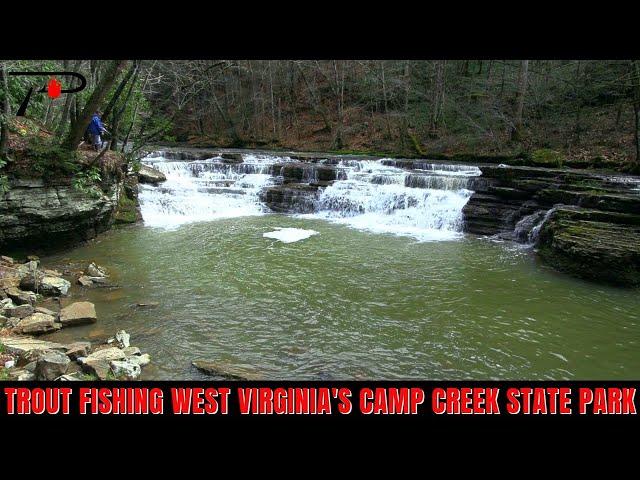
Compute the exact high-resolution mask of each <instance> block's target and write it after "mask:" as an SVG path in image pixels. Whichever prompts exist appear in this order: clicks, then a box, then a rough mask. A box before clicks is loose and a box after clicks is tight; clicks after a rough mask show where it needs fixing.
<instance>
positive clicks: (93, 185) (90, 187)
mask: <svg viewBox="0 0 640 480" xmlns="http://www.w3.org/2000/svg"><path fill="white" fill-rule="evenodd" d="M100 181H102V177H101V175H100V169H99V168H98V167H95V166H94V167H91V168H89V169H88V170H83V171H81V172H78V173H76V174H75V176H74V178H73V188H75V189H76V190H79V191H81V192H83V193H86V194H87V195H89V196H91V197H92V198H98V197H100V195H102V192H101V191H100V188H99V187H98V186H97V183H99V182H100Z"/></svg>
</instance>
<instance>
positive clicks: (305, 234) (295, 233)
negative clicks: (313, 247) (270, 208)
mask: <svg viewBox="0 0 640 480" xmlns="http://www.w3.org/2000/svg"><path fill="white" fill-rule="evenodd" d="M318 234H319V232H316V231H315V230H305V229H304V228H282V227H276V229H275V231H273V232H267V233H263V234H262V236H263V237H264V238H273V239H275V240H280V241H281V242H282V243H294V242H299V241H300V240H304V239H306V238H309V237H312V236H313V235H318Z"/></svg>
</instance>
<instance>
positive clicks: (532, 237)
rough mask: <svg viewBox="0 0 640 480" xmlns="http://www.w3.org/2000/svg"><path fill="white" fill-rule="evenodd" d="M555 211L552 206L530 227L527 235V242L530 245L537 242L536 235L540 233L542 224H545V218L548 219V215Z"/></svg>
mask: <svg viewBox="0 0 640 480" xmlns="http://www.w3.org/2000/svg"><path fill="white" fill-rule="evenodd" d="M555 211H556V209H555V208H552V209H551V210H549V211H548V212H547V213H545V215H544V217H543V218H542V220H541V221H540V222H538V224H537V225H536V226H535V227H533V228H532V229H531V232H529V237H528V240H529V243H530V244H531V245H535V244H536V243H537V242H538V236H539V235H540V230H541V229H542V226H543V225H544V224H545V222H546V221H547V220H549V217H551V215H552V214H553V212H555Z"/></svg>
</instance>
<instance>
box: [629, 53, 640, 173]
mask: <svg viewBox="0 0 640 480" xmlns="http://www.w3.org/2000/svg"><path fill="white" fill-rule="evenodd" d="M630 66H631V78H632V82H633V115H634V120H635V121H634V128H633V129H634V132H633V138H634V141H635V147H636V161H635V168H636V169H638V168H640V63H639V62H638V60H632V61H631V64H630Z"/></svg>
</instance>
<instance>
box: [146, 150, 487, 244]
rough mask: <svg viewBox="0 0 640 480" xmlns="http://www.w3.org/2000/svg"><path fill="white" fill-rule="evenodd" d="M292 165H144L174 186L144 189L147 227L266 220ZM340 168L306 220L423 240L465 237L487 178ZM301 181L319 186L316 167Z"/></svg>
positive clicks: (386, 165)
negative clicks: (471, 205) (274, 188)
mask: <svg viewBox="0 0 640 480" xmlns="http://www.w3.org/2000/svg"><path fill="white" fill-rule="evenodd" d="M156 155H162V153H161V152H160V153H159V154H156ZM290 161H292V160H291V158H289V157H276V156H271V155H249V154H244V155H243V162H241V163H229V162H228V161H225V160H224V159H223V158H221V157H213V158H209V159H205V160H192V161H188V160H186V161H185V160H169V159H167V158H165V157H164V156H150V157H147V158H145V159H144V163H145V164H147V165H149V166H151V167H153V168H155V169H157V170H159V171H161V172H162V173H164V174H165V176H166V177H167V180H166V182H164V183H163V184H162V185H161V186H157V187H156V186H149V185H141V189H140V197H139V198H140V204H141V210H142V216H143V218H144V222H145V224H146V225H148V226H152V227H162V228H175V227H178V226H179V225H182V224H184V223H191V222H198V221H210V220H216V219H220V218H229V217H241V216H250V215H260V214H263V213H266V212H267V211H268V209H267V208H266V207H265V206H264V205H263V204H262V203H261V201H260V199H259V195H258V194H259V193H260V191H261V190H262V189H263V188H265V187H267V186H270V185H273V184H276V183H279V182H282V180H283V179H282V178H281V177H278V176H277V175H278V172H277V171H276V170H277V169H276V170H274V169H273V167H272V166H273V165H275V164H282V163H285V162H290ZM327 163H329V162H327ZM333 164H335V165H336V169H337V170H338V171H337V178H338V180H336V181H334V182H332V183H331V184H330V185H329V186H326V187H323V188H322V187H321V188H320V190H319V193H318V195H317V197H316V199H315V200H313V197H311V198H306V197H305V201H310V202H311V203H312V207H313V210H314V211H315V213H312V214H304V215H299V216H300V217H303V218H304V217H311V218H321V219H326V220H330V221H334V222H337V223H343V224H346V225H349V226H351V227H354V228H358V229H362V230H368V231H372V232H377V233H391V234H396V235H405V236H410V237H413V238H416V239H418V240H447V239H453V238H456V237H458V236H460V235H461V231H462V208H463V207H464V205H465V204H466V203H467V201H468V200H469V197H470V196H471V194H472V193H473V192H472V191H471V190H470V189H469V188H468V187H469V182H470V181H471V180H472V179H473V177H477V176H478V175H480V170H479V169H478V168H477V167H473V166H464V165H446V164H437V163H425V162H421V163H418V164H416V166H417V167H419V168H416V169H414V170H411V171H407V170H403V169H401V168H397V167H395V166H393V165H391V164H390V161H389V160H388V159H382V160H377V161H376V160H340V161H338V162H337V163H335V161H334V162H333ZM274 175H276V176H274ZM301 181H302V182H303V183H309V182H317V181H318V172H317V169H316V168H315V167H314V165H312V164H310V165H308V166H307V167H305V169H304V171H303V176H302V180H301Z"/></svg>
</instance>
